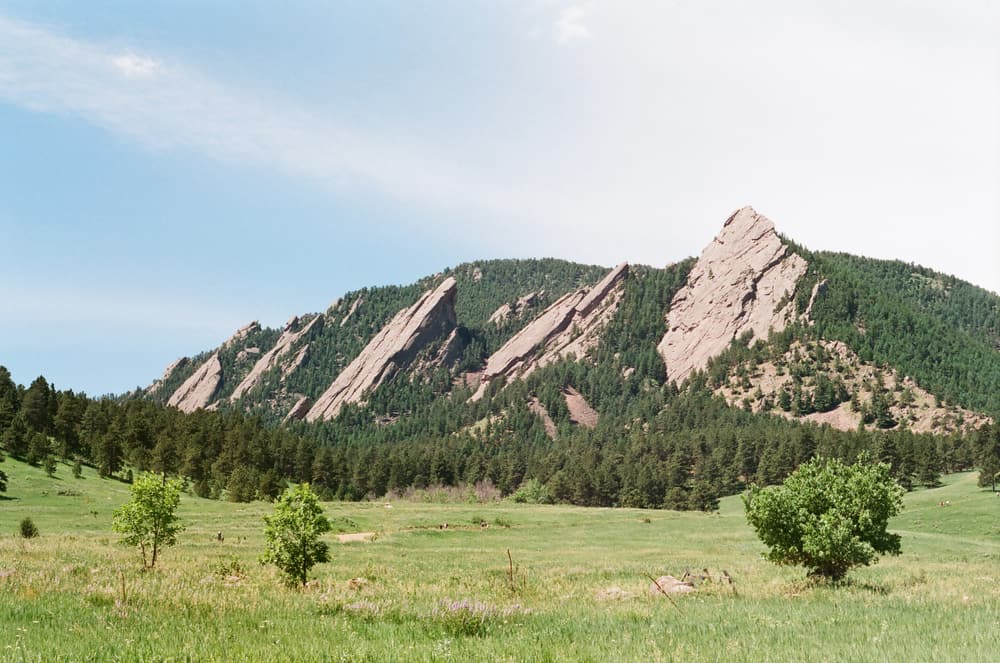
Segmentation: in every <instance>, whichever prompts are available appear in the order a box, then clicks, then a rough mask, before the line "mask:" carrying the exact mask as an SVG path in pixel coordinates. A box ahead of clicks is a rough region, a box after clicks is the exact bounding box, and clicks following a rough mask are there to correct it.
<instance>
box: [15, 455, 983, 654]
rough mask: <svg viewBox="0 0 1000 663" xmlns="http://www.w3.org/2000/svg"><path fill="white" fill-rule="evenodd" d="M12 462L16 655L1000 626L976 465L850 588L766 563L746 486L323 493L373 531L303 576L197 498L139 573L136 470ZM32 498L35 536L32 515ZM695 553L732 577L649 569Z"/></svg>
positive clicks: (303, 650) (966, 644)
mask: <svg viewBox="0 0 1000 663" xmlns="http://www.w3.org/2000/svg"><path fill="white" fill-rule="evenodd" d="M5 470H7V471H8V474H9V475H11V482H10V488H9V492H8V496H9V497H11V498H13V499H9V500H5V501H3V502H0V632H2V633H4V635H5V637H4V638H2V642H0V660H4V661H6V660H13V661H20V660H26V661H136V660H144V661H146V660H193V661H230V660H234V661H235V660H238V661H285V660H294V661H328V660H334V661H338V660H347V661H439V660H453V661H470V660H484V661H505V660H506V661H546V660H549V661H588V660H593V661H619V660H634V661H656V660H662V661H668V660H678V659H682V658H683V659H690V660H727V661H729V660H733V661H790V660H824V661H826V660H845V661H846V660H851V661H857V660H904V659H912V660H935V661H947V660H956V661H957V660H965V661H968V660H986V659H988V658H990V657H992V656H994V655H995V652H996V643H995V639H996V634H997V633H998V632H1000V583H998V582H997V581H998V580H1000V571H998V569H1000V532H998V530H997V526H998V521H997V519H996V513H997V510H998V509H1000V499H996V498H994V497H992V495H991V494H990V493H988V492H984V491H981V490H979V489H978V488H976V486H975V476H974V475H971V474H967V475H956V476H953V477H947V478H946V483H945V485H944V486H943V487H941V488H938V489H935V490H929V491H922V492H917V493H912V494H910V495H908V496H907V498H906V503H907V508H906V509H905V510H904V513H903V515H902V516H900V517H899V518H897V519H896V520H895V521H894V522H893V526H892V529H893V530H895V531H899V532H901V533H902V535H903V554H902V555H901V556H899V557H896V558H890V559H884V560H882V562H880V563H879V564H878V565H876V566H873V567H870V568H865V569H860V570H858V571H856V572H853V573H852V574H851V576H850V579H851V580H850V582H848V583H846V584H845V585H844V586H841V587H828V586H818V585H813V584H810V583H808V582H806V581H805V574H804V572H803V571H802V570H800V569H794V568H779V567H775V566H772V565H770V564H768V563H766V562H764V561H763V560H762V559H761V557H760V553H761V551H762V548H761V546H760V545H759V544H758V542H757V541H756V539H755V538H754V537H753V535H752V533H751V532H750V530H749V529H748V527H747V526H746V523H745V522H744V519H743V516H742V507H741V506H740V505H739V504H738V501H737V500H734V499H727V500H723V502H722V505H721V509H720V512H719V513H717V514H710V515H705V514H692V513H677V512H667V511H637V510H628V509H581V508H575V507H565V506H533V505H514V504H511V503H509V502H490V503H460V504H439V503H415V502H409V501H405V500H403V501H394V502H390V503H388V504H389V506H391V508H387V506H386V503H385V502H380V503H353V504H341V503H332V504H329V505H327V515H328V516H329V517H330V518H331V520H333V521H334V523H335V524H339V525H340V529H341V531H345V530H346V529H348V528H349V529H353V530H354V531H373V532H376V533H377V534H378V536H377V537H376V540H375V541H374V542H372V543H349V544H337V543H336V542H335V539H334V538H333V537H332V536H331V541H332V542H333V543H332V545H333V551H332V553H333V554H332V557H333V561H332V562H331V563H329V564H324V565H321V566H318V567H316V568H315V569H314V576H315V578H314V580H312V581H311V582H310V583H309V585H308V586H307V587H306V588H305V589H303V590H291V591H290V590H287V589H284V588H283V586H282V584H281V582H280V579H279V577H278V575H277V574H276V572H275V570H274V569H272V568H270V567H262V566H260V565H259V564H258V563H257V562H256V559H257V557H258V555H259V554H260V551H261V550H262V547H263V537H262V529H263V528H262V520H261V517H262V515H263V514H265V513H268V512H269V510H270V508H271V506H270V505H268V504H264V503H253V504H242V505H241V504H230V503H225V502H213V501H208V500H201V499H198V498H194V497H186V498H185V499H184V500H183V501H182V505H181V510H180V513H181V516H182V518H183V519H184V520H185V522H186V523H187V525H188V529H187V530H186V532H185V533H184V534H183V535H182V537H181V539H180V541H179V543H178V545H177V546H176V547H173V548H169V549H167V550H165V551H164V555H163V557H162V560H161V562H160V563H161V564H162V567H161V568H160V567H158V568H157V569H156V570H155V571H152V572H143V571H142V569H141V561H140V559H139V556H138V553H137V552H136V551H135V550H130V549H126V548H123V547H121V546H119V545H118V544H117V543H116V539H115V537H114V535H113V534H112V533H111V530H110V521H111V511H112V510H113V509H114V508H115V507H116V506H118V505H119V504H120V503H121V502H123V501H125V500H126V499H127V489H126V488H125V487H124V486H123V485H121V484H117V483H115V482H110V481H104V480H101V479H98V478H97V477H96V476H94V475H92V474H91V473H89V472H88V471H87V470H86V469H85V470H84V474H83V478H81V479H73V478H70V475H69V472H66V471H65V470H63V471H60V472H59V473H58V474H57V479H50V478H48V477H46V476H45V475H44V472H43V471H41V470H38V469H35V468H30V467H28V466H26V465H23V464H19V463H17V462H16V461H10V460H8V463H7V467H5ZM59 477H61V478H59ZM66 487H70V488H72V489H73V492H76V493H78V494H76V495H59V494H58V492H59V489H60V488H66ZM945 501H947V502H950V506H946V507H941V506H938V505H939V504H940V503H941V502H945ZM24 517H31V518H32V519H33V520H34V521H35V522H36V523H37V524H38V525H39V530H40V532H41V535H40V536H39V537H38V538H35V539H30V540H26V539H22V538H20V536H19V535H18V534H17V524H18V522H19V521H20V520H21V519H22V518H24ZM484 521H485V522H488V523H491V524H493V523H496V522H502V523H505V524H507V525H509V526H508V527H500V526H496V525H492V526H490V527H488V528H482V527H481V526H480V525H478V524H476V523H480V522H484ZM445 522H447V523H449V527H448V528H447V529H441V528H440V525H441V524H442V523H445ZM220 531H221V532H222V533H223V534H224V540H223V541H218V540H217V537H216V535H217V533H218V532H220ZM507 550H510V553H511V560H512V561H513V564H514V566H515V567H516V568H515V571H516V580H517V582H515V583H512V582H511V581H510V573H511V568H510V561H509V560H508V557H507ZM687 568H690V569H691V570H692V571H698V572H699V573H701V571H700V570H701V569H703V568H707V569H708V570H709V575H711V576H712V577H713V578H716V579H717V578H718V577H719V574H720V573H721V571H722V570H723V569H725V570H727V571H728V572H729V574H730V575H731V576H732V577H733V578H734V579H735V582H736V590H737V591H736V592H735V593H734V592H733V591H732V589H731V588H730V587H729V586H728V585H725V584H723V583H719V582H705V583H703V584H702V585H701V586H700V587H699V589H698V591H696V592H695V593H693V594H689V595H685V596H678V597H676V598H675V602H676V606H675V605H674V604H672V603H671V602H669V601H666V600H665V599H664V598H663V597H662V596H657V595H655V594H652V593H650V592H649V584H650V583H649V581H648V580H647V579H646V576H647V575H653V576H654V577H657V576H659V575H662V574H668V573H669V574H672V575H675V576H679V575H681V574H682V573H683V572H684V571H685V569H687ZM610 587H618V588H620V589H621V590H622V591H621V593H620V594H615V595H614V596H620V597H621V598H612V599H608V598H607V596H608V594H607V593H606V592H605V590H607V589H608V588H610Z"/></svg>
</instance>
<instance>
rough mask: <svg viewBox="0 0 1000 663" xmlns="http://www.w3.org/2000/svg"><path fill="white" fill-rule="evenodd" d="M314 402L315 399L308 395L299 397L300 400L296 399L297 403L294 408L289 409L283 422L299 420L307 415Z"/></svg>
mask: <svg viewBox="0 0 1000 663" xmlns="http://www.w3.org/2000/svg"><path fill="white" fill-rule="evenodd" d="M312 404H313V399H311V398H309V397H308V396H301V397H299V400H297V401H295V405H293V406H292V409H291V410H289V411H288V414H287V415H285V418H284V419H283V420H282V423H287V422H289V421H298V420H299V419H301V418H302V417H304V416H306V413H307V412H309V408H311V407H312Z"/></svg>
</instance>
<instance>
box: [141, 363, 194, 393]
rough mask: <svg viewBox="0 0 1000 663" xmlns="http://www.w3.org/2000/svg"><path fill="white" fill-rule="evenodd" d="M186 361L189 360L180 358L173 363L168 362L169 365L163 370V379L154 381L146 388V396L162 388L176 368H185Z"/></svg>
mask: <svg viewBox="0 0 1000 663" xmlns="http://www.w3.org/2000/svg"><path fill="white" fill-rule="evenodd" d="M188 361H190V360H189V359H188V358H187V357H181V358H180V359H175V360H174V361H172V362H170V364H169V365H168V366H167V367H166V368H165V369H164V370H163V377H161V378H160V379H159V380H154V381H153V384H151V385H149V386H148V387H146V393H147V394H154V393H156V392H157V391H158V390H159V389H160V387H162V386H163V385H164V383H165V382H166V381H167V380H169V379H170V376H171V375H173V374H174V371H176V370H177V369H178V368H183V367H184V366H187V363H188Z"/></svg>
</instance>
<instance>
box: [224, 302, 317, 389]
mask: <svg viewBox="0 0 1000 663" xmlns="http://www.w3.org/2000/svg"><path fill="white" fill-rule="evenodd" d="M322 320H323V316H321V315H317V316H316V317H314V318H313V319H312V320H310V321H309V322H308V323H307V324H302V319H301V318H299V317H298V316H295V317H293V318H292V319H291V320H289V321H288V322H287V323H285V329H284V331H282V332H281V336H279V337H278V342H277V343H275V344H274V347H273V348H271V349H270V350H268V351H267V352H265V353H264V354H263V355H262V356H261V358H260V359H258V360H257V363H255V364H254V366H253V368H251V369H250V372H249V373H247V375H246V377H244V378H243V380H241V381H240V383H239V384H238V385H236V389H234V390H233V393H232V394H231V395H230V396H229V400H230V401H233V402H236V401H238V400H239V399H240V398H242V397H243V396H244V395H245V394H246V393H247V392H248V391H250V390H251V389H253V388H254V387H255V386H256V385H257V384H258V383H259V382H260V380H261V378H262V377H263V376H264V374H265V373H267V372H268V371H270V370H271V369H272V368H274V367H275V366H277V365H278V364H279V362H281V360H282V358H284V357H285V355H288V354H289V353H291V352H292V350H293V349H294V347H295V345H296V344H297V343H298V342H299V341H301V340H302V339H303V338H305V337H306V335H307V334H309V332H310V331H312V329H313V328H314V327H317V325H322ZM308 347H309V346H308V345H306V346H304V347H302V348H300V349H299V352H298V354H297V355H296V357H295V358H294V359H293V360H292V361H290V362H288V363H286V364H285V365H283V366H282V377H287V376H288V375H289V374H290V373H291V372H292V371H293V370H295V369H296V368H297V367H298V366H299V364H301V363H302V361H303V360H304V359H305V356H306V354H305V353H306V351H307V348H308Z"/></svg>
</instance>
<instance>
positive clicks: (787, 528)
mask: <svg viewBox="0 0 1000 663" xmlns="http://www.w3.org/2000/svg"><path fill="white" fill-rule="evenodd" d="M903 492H904V491H903V488H902V487H901V486H900V485H899V484H898V483H896V481H895V480H893V478H892V476H891V474H890V468H889V466H888V465H886V464H885V463H872V462H871V461H870V460H869V458H868V457H867V455H863V456H862V457H860V458H859V459H858V460H857V461H856V462H855V463H854V465H845V464H844V463H843V462H841V461H840V460H835V459H822V458H816V459H813V460H812V461H810V462H808V463H806V464H805V465H802V466H801V467H799V468H798V469H797V470H796V471H795V472H793V473H792V474H791V475H790V476H789V477H788V478H787V479H786V480H785V482H784V483H783V484H781V485H780V486H770V487H768V488H760V487H758V486H752V487H751V488H750V491H749V492H748V493H747V494H746V495H745V496H744V498H743V503H744V506H745V507H746V513H747V520H748V521H749V522H750V525H751V526H752V527H753V528H754V530H756V532H757V536H758V537H760V539H761V541H762V542H763V543H764V545H766V546H767V547H768V548H769V550H768V552H767V553H765V555H764V556H765V558H767V559H768V560H770V561H772V562H774V563H776V564H791V565H800V566H804V567H806V568H807V569H809V575H810V576H815V577H821V578H826V579H830V580H839V579H841V578H843V577H844V574H846V573H847V571H848V570H849V569H850V568H852V567H854V566H868V565H869V564H871V563H873V562H875V561H876V560H877V559H878V556H879V555H880V554H886V553H888V554H891V555H898V554H899V552H900V537H899V535H898V534H891V533H889V532H887V531H886V527H887V526H888V522H889V518H891V517H892V516H894V515H896V514H897V513H899V510H900V509H901V508H902V504H903V502H902V495H903Z"/></svg>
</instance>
